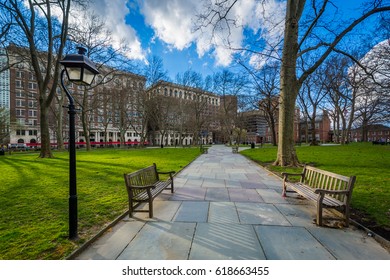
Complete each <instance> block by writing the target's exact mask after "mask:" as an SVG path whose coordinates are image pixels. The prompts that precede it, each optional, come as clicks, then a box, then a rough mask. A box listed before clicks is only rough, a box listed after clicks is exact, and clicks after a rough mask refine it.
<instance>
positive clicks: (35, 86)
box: [28, 82, 38, 90]
mask: <svg viewBox="0 0 390 280" xmlns="http://www.w3.org/2000/svg"><path fill="white" fill-rule="evenodd" d="M37 88H38V86H37V83H34V82H28V89H33V90H36V89H37Z"/></svg>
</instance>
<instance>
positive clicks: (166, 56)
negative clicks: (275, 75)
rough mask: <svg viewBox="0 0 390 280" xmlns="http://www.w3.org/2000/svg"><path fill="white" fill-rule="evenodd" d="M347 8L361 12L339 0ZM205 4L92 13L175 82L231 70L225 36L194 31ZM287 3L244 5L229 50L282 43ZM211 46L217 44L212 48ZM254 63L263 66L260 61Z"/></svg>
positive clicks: (122, 0) (108, 4)
mask: <svg viewBox="0 0 390 280" xmlns="http://www.w3.org/2000/svg"><path fill="white" fill-rule="evenodd" d="M333 2H335V3H340V5H341V6H342V7H344V8H345V7H349V6H351V5H350V4H352V3H353V5H352V6H353V7H357V6H358V5H357V4H356V2H361V1H360V0H358V1H356V0H334V1H333ZM202 3H203V2H202V1H200V0H92V5H91V8H92V9H93V10H94V11H95V12H96V13H97V14H99V15H100V16H101V17H103V18H104V19H105V20H106V22H107V24H108V25H109V26H110V28H111V30H112V32H113V35H114V40H118V41H119V40H120V39H124V40H125V41H126V44H127V46H128V47H130V49H131V53H130V54H129V56H130V57H131V58H134V59H137V60H140V61H145V59H146V57H148V56H150V55H157V56H160V57H161V58H162V59H163V61H164V66H165V68H166V69H167V70H168V73H169V75H170V77H171V78H172V79H174V77H175V75H176V74H177V73H182V72H184V71H186V70H188V69H191V70H194V71H197V72H201V73H202V74H203V75H204V76H205V75H207V74H212V73H213V72H216V71H219V70H220V69H222V68H224V67H229V66H231V65H232V53H231V51H230V50H228V49H227V48H226V47H225V45H226V34H227V33H226V32H227V30H226V29H224V30H223V31H216V33H215V34H216V35H217V36H214V37H213V38H211V29H210V27H208V28H206V29H204V30H202V31H195V30H194V21H195V20H196V15H197V14H199V13H201V12H202V11H204V6H203V4H202ZM284 11H285V1H283V0H267V1H257V0H239V2H238V3H237V4H236V5H235V6H234V9H233V10H232V11H231V15H233V16H234V18H235V19H237V22H236V23H237V26H239V27H236V28H232V29H231V30H230V37H229V38H230V42H229V43H230V45H231V46H232V47H236V48H239V47H242V46H244V45H245V44H247V43H248V42H249V41H250V40H255V39H258V38H259V37H266V38H267V40H268V42H271V43H272V42H277V41H278V40H280V38H281V36H282V30H283V25H284V23H283V20H284ZM211 42H212V43H213V44H211ZM250 59H251V60H250V61H251V63H260V64H261V62H258V61H256V58H255V57H252V58H250Z"/></svg>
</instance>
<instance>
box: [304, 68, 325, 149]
mask: <svg viewBox="0 0 390 280" xmlns="http://www.w3.org/2000/svg"><path fill="white" fill-rule="evenodd" d="M322 70H323V69H321V68H318V69H317V71H316V72H315V73H314V74H313V75H311V76H310V77H309V78H308V79H306V81H304V82H303V85H302V87H301V90H300V91H299V94H298V103H299V104H300V106H301V108H302V109H303V114H304V116H305V119H307V120H308V122H307V123H306V129H308V130H309V132H311V137H309V139H311V140H310V145H312V146H316V145H318V142H317V138H316V129H315V127H316V120H317V118H318V110H319V109H320V106H321V105H322V104H323V103H324V99H325V96H326V95H327V91H326V90H325V84H324V83H323V82H322V76H323V75H324V72H323V71H322ZM309 128H310V129H309ZM306 139H307V138H306Z"/></svg>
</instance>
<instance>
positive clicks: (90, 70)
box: [60, 47, 99, 240]
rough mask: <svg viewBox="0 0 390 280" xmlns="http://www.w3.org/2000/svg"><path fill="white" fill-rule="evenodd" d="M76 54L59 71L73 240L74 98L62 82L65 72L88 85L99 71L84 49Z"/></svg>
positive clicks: (76, 81)
mask: <svg viewBox="0 0 390 280" xmlns="http://www.w3.org/2000/svg"><path fill="white" fill-rule="evenodd" d="M77 49H78V54H69V55H66V56H65V57H64V59H63V60H61V61H60V63H61V64H62V65H63V66H64V69H63V70H62V72H61V86H62V88H63V89H64V91H65V93H66V96H67V97H68V99H69V106H68V109H69V111H68V114H69V143H68V146H69V239H72V240H75V239H77V238H78V234H77V186H76V142H75V114H76V110H75V106H74V99H73V97H72V95H71V94H70V93H69V91H68V89H67V88H66V86H65V84H64V75H65V73H66V75H67V77H68V80H69V81H70V82H72V83H76V84H84V85H90V84H92V82H93V79H94V77H95V75H96V74H99V71H98V70H97V69H96V66H95V64H94V63H93V62H92V61H91V60H90V59H89V58H88V57H87V56H85V53H86V49H85V48H83V47H78V48H77Z"/></svg>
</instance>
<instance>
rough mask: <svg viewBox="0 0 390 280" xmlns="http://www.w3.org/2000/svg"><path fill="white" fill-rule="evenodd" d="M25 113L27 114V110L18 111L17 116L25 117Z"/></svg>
mask: <svg viewBox="0 0 390 280" xmlns="http://www.w3.org/2000/svg"><path fill="white" fill-rule="evenodd" d="M25 112H26V111H25V110H22V109H16V116H18V117H24V115H25Z"/></svg>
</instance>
